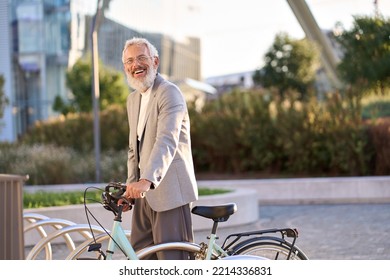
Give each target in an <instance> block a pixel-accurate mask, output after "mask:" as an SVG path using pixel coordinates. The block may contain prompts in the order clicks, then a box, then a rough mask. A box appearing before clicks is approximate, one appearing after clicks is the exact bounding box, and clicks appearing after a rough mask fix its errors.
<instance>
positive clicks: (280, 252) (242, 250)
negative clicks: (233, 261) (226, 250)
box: [233, 240, 308, 260]
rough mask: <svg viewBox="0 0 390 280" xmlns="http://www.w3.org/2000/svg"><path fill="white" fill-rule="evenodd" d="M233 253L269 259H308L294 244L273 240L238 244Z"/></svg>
mask: <svg viewBox="0 0 390 280" xmlns="http://www.w3.org/2000/svg"><path fill="white" fill-rule="evenodd" d="M233 250H234V252H235V253H234V255H252V256H259V257H264V258H267V259H269V260H287V258H288V256H289V254H290V251H291V254H290V257H289V258H288V259H289V260H308V257H307V256H306V254H305V253H304V252H303V251H302V250H301V249H299V248H298V247H296V246H293V247H291V245H290V244H288V243H283V242H278V241H274V240H263V241H255V242H252V243H246V244H241V245H240V244H238V245H237V246H236V247H235V248H233Z"/></svg>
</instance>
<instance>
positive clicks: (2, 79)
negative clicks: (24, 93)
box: [0, 75, 8, 118]
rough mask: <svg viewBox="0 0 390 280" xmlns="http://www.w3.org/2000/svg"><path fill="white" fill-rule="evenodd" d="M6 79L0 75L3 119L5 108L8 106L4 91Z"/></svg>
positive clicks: (0, 115)
mask: <svg viewBox="0 0 390 280" xmlns="http://www.w3.org/2000/svg"><path fill="white" fill-rule="evenodd" d="M3 87H4V77H3V75H0V118H2V117H3V114H4V108H5V106H6V105H7V104H8V98H7V96H5V93H4V90H3Z"/></svg>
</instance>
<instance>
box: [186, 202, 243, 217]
mask: <svg viewBox="0 0 390 280" xmlns="http://www.w3.org/2000/svg"><path fill="white" fill-rule="evenodd" d="M236 211H237V205H236V204H235V203H228V204H223V205H217V206H195V207H194V208H192V210H191V212H192V214H195V215H198V216H202V217H205V218H209V219H212V220H213V221H214V222H225V221H227V220H228V219H229V217H230V216H231V215H233V214H234V213H235V212H236Z"/></svg>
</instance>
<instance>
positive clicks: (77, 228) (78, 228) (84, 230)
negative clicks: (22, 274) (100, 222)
mask: <svg viewBox="0 0 390 280" xmlns="http://www.w3.org/2000/svg"><path fill="white" fill-rule="evenodd" d="M90 229H92V230H93V231H94V232H97V233H103V232H104V230H103V229H102V228H101V227H98V226H95V225H91V226H90V225H70V226H67V227H64V228H62V229H59V230H56V231H54V232H52V233H50V234H48V236H46V237H45V238H42V239H41V240H40V241H39V242H38V243H37V244H36V245H35V246H34V248H33V249H32V250H31V251H30V253H29V254H28V255H27V257H26V259H27V260H34V259H35V258H36V257H37V256H38V254H39V252H40V251H41V250H42V248H43V247H45V246H46V244H47V243H48V242H50V241H52V240H54V239H56V238H57V237H60V236H62V235H64V234H68V233H71V232H78V233H80V234H81V235H82V236H84V237H85V238H86V239H90V238H91V237H92V236H91V233H90ZM74 249H75V248H72V251H73V250H74Z"/></svg>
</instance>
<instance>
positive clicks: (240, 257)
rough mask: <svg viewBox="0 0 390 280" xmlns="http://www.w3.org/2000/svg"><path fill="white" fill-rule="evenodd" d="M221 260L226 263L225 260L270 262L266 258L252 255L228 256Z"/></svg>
mask: <svg viewBox="0 0 390 280" xmlns="http://www.w3.org/2000/svg"><path fill="white" fill-rule="evenodd" d="M219 260H222V261H225V260H227V261H228V260H232V261H237V260H253V261H255V260H257V261H258V260H268V259H267V258H264V257H259V256H251V255H234V256H228V257H224V258H221V259H219Z"/></svg>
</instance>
